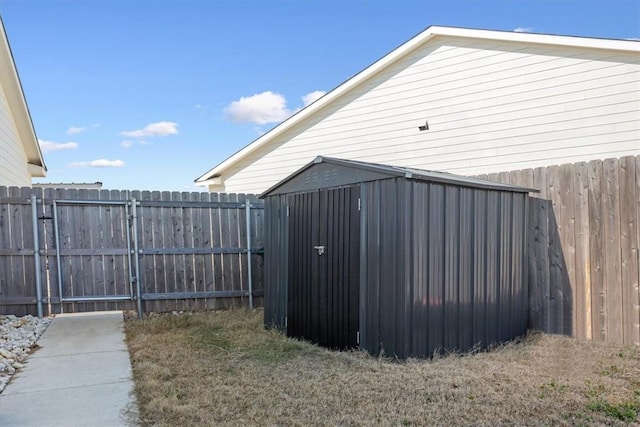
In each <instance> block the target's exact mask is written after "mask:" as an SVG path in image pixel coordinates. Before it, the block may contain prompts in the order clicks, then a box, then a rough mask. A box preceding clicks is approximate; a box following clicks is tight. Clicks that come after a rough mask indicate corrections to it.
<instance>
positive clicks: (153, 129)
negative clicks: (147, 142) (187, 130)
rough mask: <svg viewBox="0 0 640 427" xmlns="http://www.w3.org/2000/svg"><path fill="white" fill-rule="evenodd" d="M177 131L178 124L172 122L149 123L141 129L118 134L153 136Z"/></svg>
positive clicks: (142, 136) (137, 136)
mask: <svg viewBox="0 0 640 427" xmlns="http://www.w3.org/2000/svg"><path fill="white" fill-rule="evenodd" d="M177 133H178V124H177V123H174V122H157V123H149V124H148V125H146V126H145V127H143V128H142V129H137V130H131V131H124V132H120V135H122V136H127V137H130V138H147V137H153V136H168V135H176V134H177Z"/></svg>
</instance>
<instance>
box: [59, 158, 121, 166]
mask: <svg viewBox="0 0 640 427" xmlns="http://www.w3.org/2000/svg"><path fill="white" fill-rule="evenodd" d="M123 166H124V161H123V160H107V159H97V160H91V161H89V162H73V163H69V167H71V168H84V167H91V168H121V167H123Z"/></svg>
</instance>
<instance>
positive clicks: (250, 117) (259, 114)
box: [224, 91, 292, 125]
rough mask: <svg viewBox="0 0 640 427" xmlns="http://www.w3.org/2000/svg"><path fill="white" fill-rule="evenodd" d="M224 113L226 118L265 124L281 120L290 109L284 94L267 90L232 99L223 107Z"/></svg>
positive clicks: (240, 121)
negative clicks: (235, 99)
mask: <svg viewBox="0 0 640 427" xmlns="http://www.w3.org/2000/svg"><path fill="white" fill-rule="evenodd" d="M224 113H225V118H226V119H227V120H231V121H234V122H239V123H257V124H259V125H265V124H267V123H275V122H281V121H283V120H284V119H286V118H287V117H289V116H290V115H291V114H292V111H291V110H289V109H288V108H287V100H286V98H285V97H284V96H282V95H280V94H279V93H275V92H271V91H267V92H262V93H258V94H256V95H252V96H247V97H244V96H243V97H242V98H240V99H239V100H237V101H233V102H232V103H231V104H229V105H228V106H227V107H226V108H225V109H224Z"/></svg>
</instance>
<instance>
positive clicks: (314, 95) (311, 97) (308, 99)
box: [302, 90, 327, 107]
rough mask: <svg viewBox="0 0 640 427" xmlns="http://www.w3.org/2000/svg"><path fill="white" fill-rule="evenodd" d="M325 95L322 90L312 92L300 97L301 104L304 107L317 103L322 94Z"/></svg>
mask: <svg viewBox="0 0 640 427" xmlns="http://www.w3.org/2000/svg"><path fill="white" fill-rule="evenodd" d="M325 93H327V92H325V91H322V90H314V91H313V92H310V93H308V94H306V95H305V96H303V97H302V102H304V106H305V107H306V106H307V105H309V104H311V103H312V102H315V101H317V100H318V99H319V98H321V97H323V96H324V94H325Z"/></svg>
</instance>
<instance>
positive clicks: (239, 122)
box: [0, 0, 640, 191]
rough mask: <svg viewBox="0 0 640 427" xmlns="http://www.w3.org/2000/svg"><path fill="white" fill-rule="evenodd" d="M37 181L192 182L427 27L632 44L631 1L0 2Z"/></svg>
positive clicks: (175, 185) (149, 185)
mask: <svg viewBox="0 0 640 427" xmlns="http://www.w3.org/2000/svg"><path fill="white" fill-rule="evenodd" d="M0 15H1V16H2V19H3V21H4V25H5V29H6V32H7V35H8V37H9V42H10V44H11V48H12V51H13V55H14V59H15V61H16V64H17V66H18V72H19V74H20V78H21V81H22V86H23V89H24V92H25V95H26V98H27V103H28V105H29V109H30V111H31V116H32V120H33V123H34V127H35V130H36V134H37V136H38V138H39V139H40V140H41V141H42V142H41V145H42V147H43V149H44V151H45V152H44V156H45V161H46V163H47V166H48V169H49V172H48V175H47V178H45V179H41V180H39V181H45V182H95V181H101V182H103V184H104V188H109V189H132V190H134V189H139V190H171V191H193V190H203V189H202V188H200V187H195V186H194V184H193V180H194V179H195V178H197V177H198V176H200V175H201V174H203V173H204V172H206V171H207V170H209V169H210V168H212V167H213V166H215V165H216V164H218V163H219V162H221V161H223V160H224V159H225V158H227V157H228V156H229V155H231V154H233V153H234V152H236V151H237V150H239V149H240V148H242V147H243V146H245V145H247V144H249V143H250V142H251V141H253V140H254V139H255V138H257V137H258V136H259V135H260V134H262V133H264V132H266V131H267V130H269V129H270V128H272V127H273V126H274V125H276V124H277V123H278V122H280V121H282V120H283V119H285V118H286V117H287V116H288V115H290V114H291V113H293V112H295V111H296V110H298V109H300V108H302V107H303V106H304V105H305V103H307V102H310V101H312V100H313V99H315V97H317V96H318V95H320V94H322V93H323V92H325V91H329V90H331V89H333V88H335V87H336V86H338V85H339V84H341V83H342V82H343V81H345V80H346V79H348V78H349V77H351V76H352V75H353V74H355V73H357V72H359V71H361V70H362V69H363V68H365V67H367V66H368V65H370V64H371V63H373V62H375V61H376V60H378V59H379V58H381V57H382V56H384V55H385V54H386V53H388V52H389V51H391V50H393V49H394V48H396V47H398V46H399V45H400V44H402V43H404V42H405V41H407V40H408V39H410V38H411V37H413V36H414V35H416V34H417V33H419V32H421V31H422V30H424V29H425V28H427V27H428V26H430V25H442V26H457V27H469V28H482V29H492V30H507V31H513V30H516V29H517V30H518V31H529V32H535V33H547V34H561V35H574V36H587V37H604V38H640V1H638V0H598V1H596V0H535V1H533V0H477V1H471V0H467V1H462V0H447V1H445V0H441V1H436V0H423V1H402V0H396V1H382V0H375V1H374V0H370V1H367V0H325V1H315V0H296V1H294V0H288V1H276V0H254V1H249V0H246V1H244V0H235V1H230V0H229V1H225V0H219V1H215V0H208V1H205V0H201V1H195V0H181V1H168V0H167V1H160V0H157V1H152V0H126V1H125V0H109V1H107V0H85V1H80V0H76V1H71V0H66V1H62V0H46V1H45V0H40V1H36V0H0Z"/></svg>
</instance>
